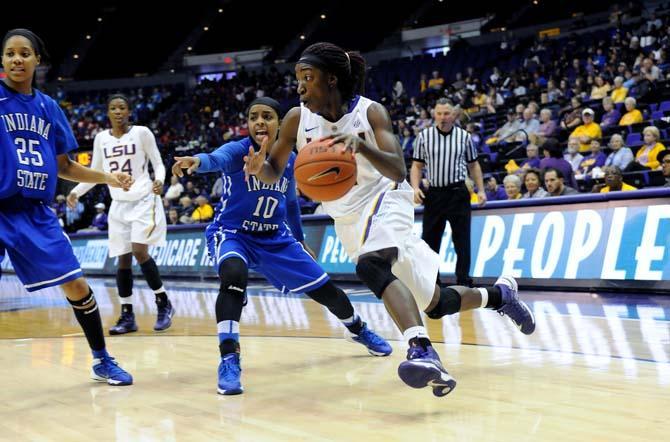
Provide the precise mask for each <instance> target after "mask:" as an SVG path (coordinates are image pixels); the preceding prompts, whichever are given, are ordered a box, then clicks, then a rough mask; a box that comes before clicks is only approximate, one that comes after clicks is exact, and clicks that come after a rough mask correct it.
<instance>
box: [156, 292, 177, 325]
mask: <svg viewBox="0 0 670 442" xmlns="http://www.w3.org/2000/svg"><path fill="white" fill-rule="evenodd" d="M172 315H174V309H173V308H172V303H171V302H170V300H169V299H168V302H167V304H166V305H165V307H158V316H157V317H156V324H154V330H155V331H164V330H167V329H168V328H170V326H171V325H172Z"/></svg>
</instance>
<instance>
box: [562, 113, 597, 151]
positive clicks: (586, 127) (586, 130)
mask: <svg viewBox="0 0 670 442" xmlns="http://www.w3.org/2000/svg"><path fill="white" fill-rule="evenodd" d="M570 136H571V137H577V138H580V137H584V136H586V137H589V138H590V140H589V141H588V142H587V143H582V141H581V140H580V141H579V151H580V152H587V151H589V150H590V149H591V140H592V139H594V138H602V136H603V132H602V131H601V130H600V125H598V123H595V122H593V121H592V122H591V123H589V124H582V125H581V126H577V127H576V128H575V130H573V131H572V133H571V134H570Z"/></svg>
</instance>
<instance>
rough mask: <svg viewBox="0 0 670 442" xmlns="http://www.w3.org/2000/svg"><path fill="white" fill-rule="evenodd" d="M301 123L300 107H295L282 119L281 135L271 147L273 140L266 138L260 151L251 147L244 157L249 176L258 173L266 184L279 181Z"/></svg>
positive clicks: (246, 171)
mask: <svg viewBox="0 0 670 442" xmlns="http://www.w3.org/2000/svg"><path fill="white" fill-rule="evenodd" d="M299 125H300V108H299V107H294V108H293V109H291V110H290V111H288V113H287V114H286V116H285V117H284V119H283V120H282V123H281V127H280V128H279V137H278V138H277V140H276V141H275V142H274V144H272V146H271V147H270V146H269V145H270V142H271V140H267V139H266V140H265V141H264V142H263V144H261V149H260V150H259V151H258V152H255V151H254V150H253V148H249V153H248V155H247V156H245V157H244V163H245V165H244V171H245V173H246V174H247V176H249V175H256V176H257V177H258V178H259V179H260V180H261V181H263V182H264V183H266V184H273V183H275V182H277V180H278V179H279V178H280V177H281V176H282V174H283V173H284V169H285V168H286V163H287V162H288V158H289V156H290V155H291V152H292V151H293V146H295V143H296V141H297V135H298V126H299ZM268 153H269V156H268Z"/></svg>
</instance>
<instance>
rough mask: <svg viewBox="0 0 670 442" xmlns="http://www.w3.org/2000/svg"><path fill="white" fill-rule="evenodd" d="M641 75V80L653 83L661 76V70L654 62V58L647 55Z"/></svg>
mask: <svg viewBox="0 0 670 442" xmlns="http://www.w3.org/2000/svg"><path fill="white" fill-rule="evenodd" d="M640 77H641V79H640V80H641V81H643V80H647V81H649V82H651V83H653V82H655V81H658V79H659V78H661V70H660V69H659V68H658V66H656V65H655V64H654V60H652V59H651V58H648V57H647V58H645V59H644V60H642V66H641V67H640Z"/></svg>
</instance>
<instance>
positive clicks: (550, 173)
mask: <svg viewBox="0 0 670 442" xmlns="http://www.w3.org/2000/svg"><path fill="white" fill-rule="evenodd" d="M544 186H545V187H546V188H547V192H549V196H564V195H576V194H577V193H579V192H577V190H575V189H573V188H572V187H568V186H566V185H565V178H564V175H563V172H561V171H560V170H558V169H555V168H553V167H550V168H549V169H547V170H546V171H545V172H544Z"/></svg>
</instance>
